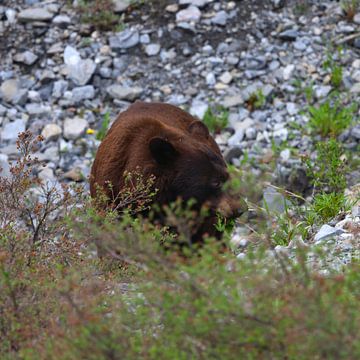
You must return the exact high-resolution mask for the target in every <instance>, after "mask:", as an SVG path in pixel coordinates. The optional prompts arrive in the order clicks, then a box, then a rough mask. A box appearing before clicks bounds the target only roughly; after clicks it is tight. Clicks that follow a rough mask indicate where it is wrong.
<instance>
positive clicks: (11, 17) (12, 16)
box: [5, 9, 16, 24]
mask: <svg viewBox="0 0 360 360" xmlns="http://www.w3.org/2000/svg"><path fill="white" fill-rule="evenodd" d="M5 15H6V18H7V21H8V22H9V24H14V23H15V22H16V11H15V10H13V9H6V11H5Z"/></svg>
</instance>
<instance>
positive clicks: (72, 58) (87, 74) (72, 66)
mask: <svg viewBox="0 0 360 360" xmlns="http://www.w3.org/2000/svg"><path fill="white" fill-rule="evenodd" d="M64 62H65V65H66V67H67V70H68V76H69V78H70V79H71V80H72V81H73V82H74V83H75V84H76V85H79V86H82V85H86V84H87V83H88V82H89V80H90V79H91V77H92V75H93V74H94V72H95V69H96V65H95V63H94V62H93V61H92V60H91V59H86V60H82V59H81V57H80V54H79V53H78V51H77V50H76V49H75V48H73V47H72V46H69V45H67V46H66V48H65V51H64Z"/></svg>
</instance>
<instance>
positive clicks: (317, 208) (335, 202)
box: [312, 192, 345, 222]
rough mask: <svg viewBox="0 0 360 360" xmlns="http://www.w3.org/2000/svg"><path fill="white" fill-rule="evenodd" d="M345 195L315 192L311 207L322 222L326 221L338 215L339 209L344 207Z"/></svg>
mask: <svg viewBox="0 0 360 360" xmlns="http://www.w3.org/2000/svg"><path fill="white" fill-rule="evenodd" d="M344 205H345V196H344V194H343V193H341V192H340V193H334V192H332V193H330V194H327V193H325V192H323V193H320V194H316V195H315V197H314V201H313V205H312V209H313V211H314V212H315V214H317V216H319V217H320V220H321V221H322V222H327V221H329V220H331V219H332V218H334V217H335V216H336V215H338V213H339V211H340V210H343V209H344Z"/></svg>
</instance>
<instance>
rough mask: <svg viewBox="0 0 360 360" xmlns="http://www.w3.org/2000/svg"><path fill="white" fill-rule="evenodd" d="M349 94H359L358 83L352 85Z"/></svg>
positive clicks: (359, 83) (359, 86)
mask: <svg viewBox="0 0 360 360" xmlns="http://www.w3.org/2000/svg"><path fill="white" fill-rule="evenodd" d="M350 92H351V93H353V94H360V82H358V83H356V84H354V85H353V86H352V87H351V89H350Z"/></svg>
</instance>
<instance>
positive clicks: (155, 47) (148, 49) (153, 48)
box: [145, 44, 160, 56]
mask: <svg viewBox="0 0 360 360" xmlns="http://www.w3.org/2000/svg"><path fill="white" fill-rule="evenodd" d="M159 52H160V45H159V44H149V45H146V46H145V53H146V55H147V56H155V55H157V54H158V53H159Z"/></svg>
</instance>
